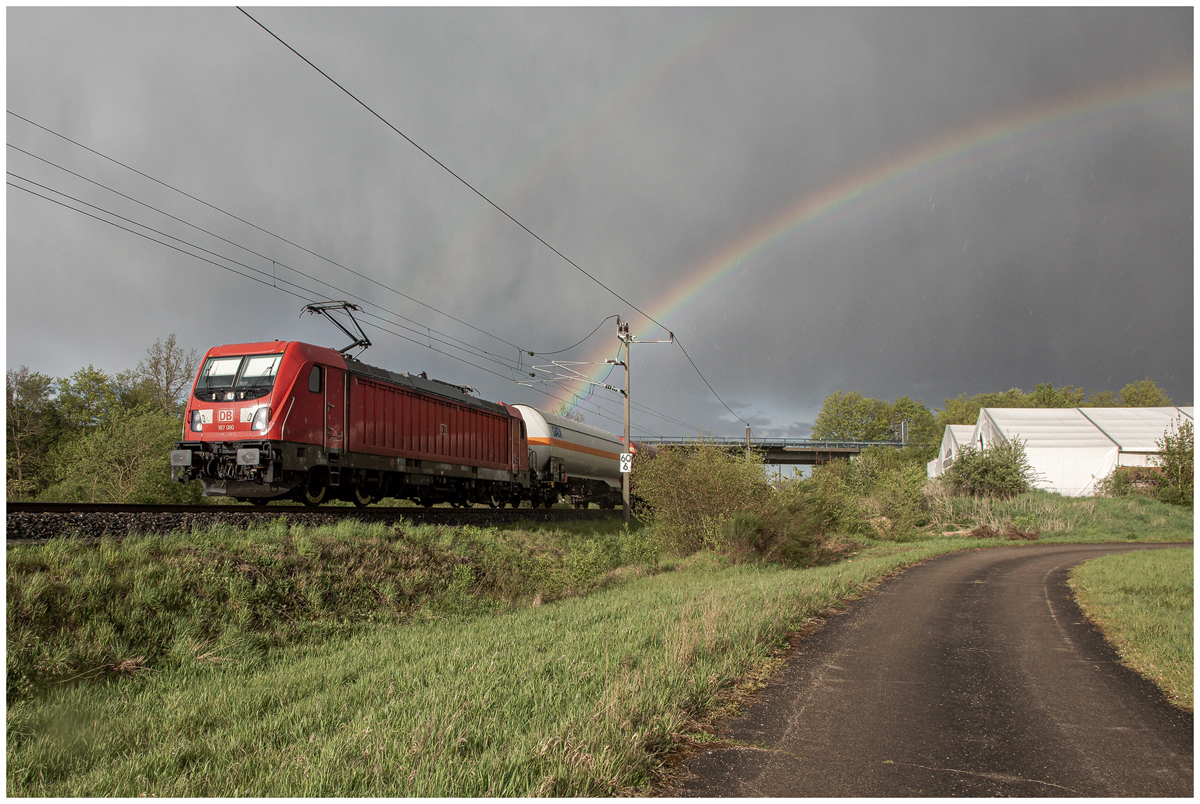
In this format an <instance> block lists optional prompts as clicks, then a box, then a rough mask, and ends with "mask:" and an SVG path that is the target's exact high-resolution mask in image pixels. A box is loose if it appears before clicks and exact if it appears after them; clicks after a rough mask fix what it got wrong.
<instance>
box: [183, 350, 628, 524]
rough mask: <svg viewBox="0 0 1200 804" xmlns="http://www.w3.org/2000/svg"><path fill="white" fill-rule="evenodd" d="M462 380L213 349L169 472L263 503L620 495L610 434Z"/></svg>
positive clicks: (599, 499) (541, 501)
mask: <svg viewBox="0 0 1200 804" xmlns="http://www.w3.org/2000/svg"><path fill="white" fill-rule="evenodd" d="M471 390H472V389H469V388H466V387H463V386H457V385H451V384H449V383H444V382H441V381H438V380H433V379H429V378H427V377H426V376H425V375H424V374H423V373H422V374H421V375H412V374H398V373H395V372H392V371H387V370H386V369H381V368H376V367H374V366H369V365H367V364H366V363H362V362H360V361H359V360H357V359H355V358H352V357H349V356H347V355H346V354H344V353H343V352H338V351H335V350H333V349H329V348H326V347H322V346H314V345H312V344H308V343H302V342H299V341H271V342H266V343H243V344H232V345H227V346H217V347H213V348H212V349H209V350H208V352H207V353H206V354H205V356H204V360H203V361H202V363H201V365H200V369H199V371H198V372H197V374H196V379H195V382H194V384H193V386H192V389H191V393H190V395H189V396H188V400H187V407H186V410H185V412H184V422H183V440H182V441H180V442H179V443H177V444H176V445H175V449H174V450H172V451H171V478H172V480H175V481H177V482H181V483H186V482H190V481H193V480H199V481H200V483H201V484H202V485H203V487H204V492H203V493H204V496H206V497H230V498H233V499H237V500H239V501H249V502H251V503H255V504H259V505H265V504H266V503H267V502H269V501H270V500H272V499H292V500H298V501H300V502H302V503H304V504H305V505H309V506H317V505H320V504H322V503H324V502H326V501H328V500H334V499H338V500H346V501H349V502H353V503H354V504H355V505H358V506H366V505H370V504H371V503H373V502H377V501H378V500H381V499H383V498H384V497H392V498H397V499H411V500H413V501H414V502H417V503H418V504H421V505H425V506H431V505H434V504H436V503H441V502H445V503H450V504H453V505H455V506H459V507H467V506H470V505H473V504H476V503H484V504H488V505H491V506H492V507H499V506H503V505H511V506H513V507H517V506H519V505H520V504H521V502H522V501H526V500H528V501H529V502H530V503H531V504H532V505H534V506H538V505H542V506H545V507H547V508H549V507H550V506H551V505H553V504H554V503H555V502H556V501H558V499H559V498H560V495H561V496H563V497H565V498H566V499H567V501H569V502H571V503H573V504H575V505H576V506H577V507H580V506H582V507H586V506H587V505H588V504H589V503H596V504H598V505H600V506H601V507H604V508H611V507H613V506H615V505H619V504H620V503H621V475H620V453H622V452H624V451H626V450H625V445H624V443H623V441H622V440H621V439H620V438H619V437H618V436H615V435H613V434H611V433H606V432H604V431H603V430H599V429H597V428H595V427H589V426H587V425H584V424H581V423H579V422H575V421H572V420H570V419H566V418H563V417H561V416H555V415H553V414H550V413H543V412H541V411H538V410H535V409H534V408H531V407H529V406H527V405H509V404H506V403H503V402H495V403H493V402H486V401H483V400H480V399H477V398H475V397H473V396H471V394H470V391H471Z"/></svg>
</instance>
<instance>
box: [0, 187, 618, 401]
mask: <svg viewBox="0 0 1200 804" xmlns="http://www.w3.org/2000/svg"><path fill="white" fill-rule="evenodd" d="M8 175H10V176H12V177H13V178H15V179H18V180H20V181H25V182H28V183H29V184H31V185H33V186H35V187H40V188H41V189H43V190H46V191H47V192H51V193H55V194H57V195H60V196H62V197H64V198H68V199H70V200H71V201H74V202H76V203H78V204H83V205H84V206H87V207H90V208H92V209H94V210H96V211H98V212H103V213H104V214H106V215H110V216H112V217H113V218H116V219H117V220H121V221H125V222H126V223H129V224H131V225H132V226H137V227H141V228H142V229H146V230H147V231H150V232H153V233H154V234H158V235H161V236H162V237H166V238H170V239H171V240H174V241H176V242H178V243H182V244H184V245H186V246H189V247H191V248H194V249H197V250H199V251H201V252H203V253H205V254H209V255H210V256H212V257H215V258H216V259H218V260H224V261H225V262H228V263H232V264H233V265H236V266H239V267H241V268H245V269H246V270H247V271H250V272H251V273H243V272H242V271H239V270H237V269H236V268H231V267H230V266H229V265H225V264H222V263H220V262H217V261H215V260H213V259H209V258H208V257H205V256H203V255H202V254H197V253H195V252H192V251H188V250H187V249H186V248H181V247H180V246H177V245H173V244H171V243H168V242H165V241H163V240H159V239H157V238H155V237H152V236H150V235H148V234H146V233H145V232H141V231H138V230H137V229H132V228H130V227H128V226H123V225H121V224H120V223H117V222H116V221H113V220H109V219H107V218H104V217H101V216H100V215H97V214H93V213H91V212H88V211H87V210H85V209H80V208H78V207H73V206H71V205H70V204H67V203H64V202H63V201H60V200H58V199H56V198H52V197H50V196H49V195H44V194H42V193H39V192H37V191H35V190H32V189H30V188H28V187H24V186H22V185H20V184H16V183H14V182H12V181H8V182H6V183H7V184H8V186H10V187H12V188H14V189H17V190H21V191H22V192H25V193H28V194H30V195H33V196H36V197H38V198H41V199H43V200H46V201H49V202H51V203H53V204H57V205H58V206H61V207H64V208H65V209H69V210H71V211H73V212H76V213H79V214H80V215H84V216H86V217H89V218H92V219H93V220H96V221H99V222H101V223H105V224H108V225H109V226H112V227H114V228H116V229H120V230H122V231H125V232H128V233H130V234H133V235H137V236H138V237H141V238H143V239H145V240H149V241H151V242H153V243H157V244H159V245H161V246H166V247H167V248H169V249H172V250H174V251H178V252H179V253H181V254H186V255H187V256H189V257H192V258H193V259H197V260H200V261H201V262H206V263H208V264H210V265H213V266H216V267H217V268H221V269H222V270H225V271H229V272H230V273H233V274H236V275H238V276H241V277H243V278H245V279H249V280H252V281H254V282H258V283H259V284H261V285H264V286H266V287H269V288H272V289H273V290H277V291H279V292H281V293H286V294H287V295H289V296H293V297H295V298H297V299H300V300H302V301H304V302H306V303H312V302H314V301H318V300H323V301H332V298H331V297H329V296H327V295H325V294H322V293H319V292H315V291H312V290H311V289H309V288H304V287H302V286H300V285H297V284H296V283H294V282H289V281H287V280H276V278H274V277H272V280H274V281H271V282H268V281H267V280H266V278H265V277H266V272H265V271H261V270H259V269H257V268H254V267H252V266H249V265H246V264H245V263H241V262H238V261H237V260H234V259H232V258H230V257H227V256H225V255H221V254H217V253H215V252H212V251H209V250H208V249H205V248H203V247H202V246H199V245H197V244H195V243H189V242H187V241H185V240H182V239H181V238H177V237H175V236H173V235H170V234H167V233H166V232H162V231H159V230H157V229H154V228H152V227H150V226H146V225H145V224H142V223H138V222H136V221H132V220H130V219H128V218H124V217H123V216H121V215H118V214H116V213H114V212H111V211H110V210H104V209H102V208H100V207H97V206H96V205H94V204H90V203H88V202H86V201H83V200H81V199H78V198H74V197H73V196H70V195H67V194H66V193H62V192H60V191H58V190H54V189H52V188H49V187H46V186H44V185H41V184H38V183H37V182H34V181H31V180H29V179H26V178H24V177H22V176H19V175H17V174H14V173H12V172H9V173H8ZM253 274H261V275H262V277H264V278H260V277H258V276H254V275H253ZM310 278H311V277H310ZM277 281H278V282H282V283H283V284H285V285H290V286H291V287H294V288H296V289H297V290H298V291H304V292H307V293H309V294H313V295H308V296H306V295H303V294H302V293H298V292H296V291H292V290H289V289H288V288H285V287H279V285H278V284H277V283H276V282H277ZM315 281H321V280H315ZM323 284H327V283H323ZM314 295H315V296H316V298H314V297H313V296H314ZM376 317H377V316H376ZM367 325H368V326H371V327H374V328H375V329H378V330H380V331H382V332H387V333H388V334H390V335H394V336H396V337H398V338H401V339H402V340H406V341H409V342H411V343H414V344H416V345H418V346H423V347H425V348H428V349H430V350H431V351H433V352H437V353H438V354H441V355H444V356H446V357H449V358H451V359H453V360H457V361H459V362H460V363H465V364H466V365H468V366H471V367H472V368H476V369H478V370H480V371H484V372H486V373H488V374H491V375H493V376H496V377H499V378H500V379H503V380H508V381H510V382H511V381H512V378H511V377H506V376H505V375H503V374H500V373H499V372H496V371H493V370H491V369H489V368H487V367H486V366H480V365H478V364H476V363H472V362H471V361H469V360H465V359H464V358H461V357H459V356H457V355H453V354H450V353H449V352H445V351H443V350H441V349H437V348H435V347H433V346H432V345H429V344H425V343H421V342H420V341H416V340H413V339H412V338H409V337H407V336H405V335H402V334H400V333H398V332H396V331H394V330H391V329H388V328H387V327H385V326H381V325H379V324H373V323H370V322H368V324H367ZM532 390H534V391H537V392H538V393H541V394H543V395H545V396H548V397H550V398H551V399H555V400H558V401H559V402H568V403H569V400H567V399H564V398H563V397H560V396H556V395H555V394H552V393H550V392H548V391H545V390H542V389H539V388H534V389H532ZM594 415H597V416H599V417H600V418H602V419H607V420H608V421H611V422H613V423H615V424H620V423H621V422H620V420H618V419H615V418H613V417H611V416H606V415H604V414H603V413H602V412H596V413H595V414H594Z"/></svg>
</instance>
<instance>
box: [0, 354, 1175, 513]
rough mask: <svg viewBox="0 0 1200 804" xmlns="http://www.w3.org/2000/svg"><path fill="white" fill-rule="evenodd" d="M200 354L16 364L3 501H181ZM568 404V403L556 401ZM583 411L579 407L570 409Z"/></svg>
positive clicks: (903, 404) (1057, 403)
mask: <svg viewBox="0 0 1200 804" xmlns="http://www.w3.org/2000/svg"><path fill="white" fill-rule="evenodd" d="M199 360H200V356H199V354H198V353H197V352H196V350H195V349H192V350H190V351H184V350H183V349H182V348H180V347H179V345H178V344H177V343H176V340H175V335H174V334H172V335H170V336H169V337H168V338H167V339H166V341H165V342H164V341H162V340H156V341H155V342H154V345H153V346H151V347H150V348H149V349H147V350H146V358H145V359H144V360H142V361H141V362H139V363H138V365H137V367H136V368H134V369H132V370H130V371H124V372H121V373H119V374H117V375H115V376H110V375H108V374H106V373H105V372H103V371H101V370H99V369H96V368H94V367H93V366H91V365H89V366H87V367H86V368H81V369H79V370H78V371H76V372H75V373H74V374H72V375H71V376H69V377H64V378H58V379H54V378H51V377H48V376H46V375H44V374H41V373H39V372H36V371H31V370H30V369H29V368H28V367H26V366H21V367H20V368H18V369H9V370H8V371H7V372H6V379H7V383H6V388H5V392H6V399H5V411H6V413H7V421H6V425H5V437H6V444H7V448H8V451H7V455H6V461H5V471H6V475H7V479H8V492H7V497H8V499H9V500H41V501H47V502H49V501H64V502H147V503H150V502H190V501H196V500H199V495H200V487H199V484H197V483H188V484H182V483H172V482H171V470H170V461H169V457H168V456H169V453H170V450H171V448H172V446H173V445H174V444H175V442H176V441H178V440H179V439H180V437H181V432H182V415H183V408H184V401H185V399H186V396H187V393H188V391H189V390H190V384H191V381H192V378H193V377H194V376H195V374H196V369H197V367H198V365H199ZM1170 404H1171V399H1170V397H1168V396H1167V395H1166V394H1165V393H1163V392H1162V391H1161V390H1160V389H1159V388H1158V386H1156V385H1155V384H1154V382H1153V381H1151V380H1150V379H1145V380H1139V381H1138V382H1133V383H1130V384H1129V385H1126V386H1125V387H1124V388H1122V389H1121V391H1120V392H1119V393H1113V392H1112V391H1099V392H1091V391H1084V390H1083V389H1080V388H1074V387H1072V386H1066V387H1063V388H1055V387H1054V386H1052V385H1050V384H1048V383H1047V384H1043V385H1039V386H1037V388H1035V389H1034V390H1033V391H1031V392H1029V393H1026V392H1025V391H1022V390H1021V389H1019V388H1012V389H1009V390H1008V391H1003V392H1000V393H989V394H976V395H974V396H970V397H969V396H966V395H965V394H964V395H960V396H957V397H955V398H953V399H947V400H946V401H945V404H944V405H943V407H942V409H941V410H939V411H937V412H934V411H932V410H930V409H929V408H928V407H927V406H926V405H925V403H924V402H923V401H921V400H917V401H915V402H914V401H913V400H912V399H910V398H909V397H907V396H902V397H900V398H899V399H896V400H895V401H894V402H887V401H885V400H880V399H872V398H870V397H864V396H863V395H862V394H860V393H858V392H857V391H836V392H834V393H832V394H830V395H829V396H827V397H826V398H825V402H824V404H823V405H822V407H821V412H820V414H819V415H818V416H817V420H816V422H815V423H814V425H813V432H812V437H813V438H815V439H822V440H831V441H838V440H846V441H890V440H896V439H898V438H899V436H900V431H901V423H902V422H908V442H909V443H910V444H912V445H913V446H912V447H911V448H910V450H911V451H912V452H913V455H912V456H911V457H912V458H913V459H917V458H921V457H923V456H924V455H925V453H928V457H926V458H924V459H925V460H928V458H931V457H933V454H934V453H936V451H937V446H938V444H939V443H940V442H941V439H942V430H943V428H944V427H945V426H946V425H947V424H974V423H975V421H976V419H977V418H978V417H979V409H980V408H984V407H1000V408H1012V407H1023V408H1070V407H1161V406H1168V405H1170ZM563 412H564V414H566V415H569V412H568V411H563ZM578 418H579V419H580V420H582V418H583V417H582V416H579V417H578Z"/></svg>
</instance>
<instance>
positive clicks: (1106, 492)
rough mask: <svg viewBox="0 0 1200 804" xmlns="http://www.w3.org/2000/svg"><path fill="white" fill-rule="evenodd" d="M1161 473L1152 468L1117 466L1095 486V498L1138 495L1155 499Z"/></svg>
mask: <svg viewBox="0 0 1200 804" xmlns="http://www.w3.org/2000/svg"><path fill="white" fill-rule="evenodd" d="M1161 480H1162V472H1161V471H1160V470H1159V469H1157V468H1156V467H1152V466H1118V467H1117V468H1116V469H1113V471H1112V474H1110V475H1109V476H1108V477H1105V478H1103V479H1101V480H1100V481H1099V482H1098V483H1097V484H1096V495H1095V496H1097V497H1128V496H1130V495H1131V494H1140V495H1142V496H1145V497H1155V496H1157V494H1158V488H1159V485H1160V481H1161Z"/></svg>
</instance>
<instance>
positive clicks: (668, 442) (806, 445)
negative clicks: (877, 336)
mask: <svg viewBox="0 0 1200 804" xmlns="http://www.w3.org/2000/svg"><path fill="white" fill-rule="evenodd" d="M634 440H635V441H640V442H641V443H643V444H652V445H654V446H656V447H694V446H699V445H701V444H715V445H716V446H719V447H730V448H732V447H743V448H744V447H745V446H746V439H744V438H736V437H730V436H712V437H709V436H673V437H657V436H651V437H637V438H634ZM750 446H751V447H759V448H762V449H786V448H788V447H792V448H796V449H849V450H854V449H857V450H863V449H866V448H868V447H903V446H905V443H904V442H903V441H814V440H812V439H810V438H751V439H750Z"/></svg>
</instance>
